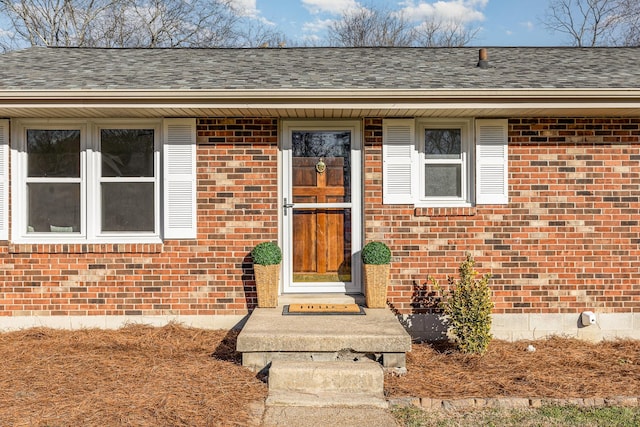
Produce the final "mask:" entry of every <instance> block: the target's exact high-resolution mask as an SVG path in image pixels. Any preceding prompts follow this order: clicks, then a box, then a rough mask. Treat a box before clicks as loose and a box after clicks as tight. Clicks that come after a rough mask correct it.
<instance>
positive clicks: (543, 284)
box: [364, 118, 640, 313]
mask: <svg viewBox="0 0 640 427" xmlns="http://www.w3.org/2000/svg"><path fill="white" fill-rule="evenodd" d="M509 138H510V141H509V188H510V191H509V198H510V203H509V205H504V206H497V205H488V206H477V207H475V208H465V209H441V208H440V209H414V208H412V207H410V206H399V205H382V193H381V180H382V170H381V146H380V144H381V140H382V121H381V120H379V119H368V120H366V122H365V150H366V152H365V165H366V166H365V195H366V200H365V207H364V211H365V237H366V240H367V241H368V240H383V241H385V242H388V243H389V244H390V246H391V249H392V250H393V253H394V263H393V266H392V281H393V285H392V287H391V289H390V293H389V301H390V303H391V304H392V306H393V307H394V308H396V309H397V310H398V311H399V312H402V313H409V312H421V311H427V310H428V307H429V304H430V302H431V300H430V298H429V297H428V293H429V292H430V291H431V290H432V288H431V286H424V284H425V283H426V282H427V278H428V277H429V276H433V277H435V278H437V279H439V281H440V282H441V283H445V282H446V276H447V275H454V274H457V267H458V265H459V263H460V262H461V261H462V260H463V259H464V256H465V253H466V252H471V253H472V254H473V255H474V257H475V259H476V261H477V268H478V270H480V271H481V272H491V273H492V274H493V279H492V282H491V286H492V288H493V291H494V300H495V302H496V307H495V312H496V313H571V312H574V313H575V312H577V311H580V310H583V309H595V310H597V311H599V312H636V313H637V312H640V284H639V283H640V249H639V246H640V215H639V210H640V165H639V163H640V140H639V138H640V119H628V118H621V119H608V118H584V119H582V118H578V119H574V118H535V119H511V120H510V121H509Z"/></svg>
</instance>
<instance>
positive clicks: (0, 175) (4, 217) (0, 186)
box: [0, 120, 9, 240]
mask: <svg viewBox="0 0 640 427" xmlns="http://www.w3.org/2000/svg"><path fill="white" fill-rule="evenodd" d="M0 240H9V120H0Z"/></svg>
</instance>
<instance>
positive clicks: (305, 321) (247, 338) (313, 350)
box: [236, 306, 411, 374]
mask: <svg viewBox="0 0 640 427" xmlns="http://www.w3.org/2000/svg"><path fill="white" fill-rule="evenodd" d="M365 312H366V315H364V316H357V315H338V316H330V315H317V316H284V315H283V306H280V307H278V308H257V309H255V310H254V311H253V313H251V316H250V317H249V320H248V321H247V323H246V324H245V325H244V327H243V328H242V331H240V334H239V335H238V340H237V344H236V349H237V350H238V351H239V352H241V353H242V364H243V365H244V366H246V367H248V368H250V369H252V370H254V371H255V372H260V371H262V372H263V373H265V374H266V373H267V371H268V370H269V366H270V365H271V363H272V362H276V361H287V362H288V363H294V362H339V361H353V360H366V359H373V360H377V361H379V362H380V363H381V364H382V366H383V367H384V368H385V369H386V370H388V371H396V372H402V371H403V370H406V358H405V354H406V352H408V351H410V350H411V337H410V336H409V334H408V333H407V332H406V331H405V330H404V328H403V327H402V325H401V324H400V322H399V321H398V319H397V318H396V316H395V315H394V314H393V313H392V312H391V311H390V310H389V309H381V308H378V309H368V308H367V309H365Z"/></svg>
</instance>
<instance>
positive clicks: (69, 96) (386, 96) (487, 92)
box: [0, 88, 640, 103]
mask: <svg viewBox="0 0 640 427" xmlns="http://www.w3.org/2000/svg"><path fill="white" fill-rule="evenodd" d="M319 99H333V100H345V101H353V100H358V99H361V100H394V101H401V102H407V101H410V100H418V99H420V100H424V99H430V100H438V99H439V100H470V99H472V100H483V99H484V100H500V99H505V100H514V99H520V100H534V99H544V100H562V99H565V100H566V99H576V100H586V99H593V100H600V99H609V100H611V99H617V100H630V99H640V88H620V89H610V88H608V89H605V88H602V89H597V88H596V89H401V90H396V89H353V90H351V89H340V90H337V89H309V90H304V89H275V90H264V89H257V90H237V89H222V90H203V89H194V90H184V89H180V90H175V89H160V90H157V89H154V90H144V89H143V90H122V89H114V90H108V89H107V90H104V89H100V90H92V89H71V90H0V101H14V102H15V101H55V100H57V101H73V100H83V101H86V100H94V101H118V100H120V101H127V100H130V101H132V103H136V102H140V101H153V100H163V101H165V102H169V103H173V102H175V101H178V100H179V101H183V102H184V101H210V102H211V101H214V100H215V101H223V100H228V101H234V100H235V101H245V102H246V101H253V102H260V101H277V100H297V101H300V100H319Z"/></svg>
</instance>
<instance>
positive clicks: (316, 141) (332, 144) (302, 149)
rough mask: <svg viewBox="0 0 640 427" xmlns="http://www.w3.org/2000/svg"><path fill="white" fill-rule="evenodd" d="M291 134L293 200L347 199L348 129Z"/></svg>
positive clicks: (308, 201)
mask: <svg viewBox="0 0 640 427" xmlns="http://www.w3.org/2000/svg"><path fill="white" fill-rule="evenodd" d="M291 138H292V162H293V165H292V167H293V170H292V174H293V187H294V188H293V202H294V203H342V202H347V203H348V202H350V201H351V172H350V171H351V164H350V160H351V132H343V131H295V132H292V134H291ZM310 198H312V199H311V200H310Z"/></svg>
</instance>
